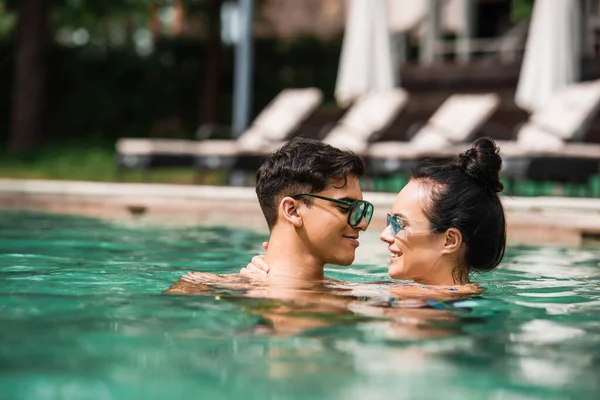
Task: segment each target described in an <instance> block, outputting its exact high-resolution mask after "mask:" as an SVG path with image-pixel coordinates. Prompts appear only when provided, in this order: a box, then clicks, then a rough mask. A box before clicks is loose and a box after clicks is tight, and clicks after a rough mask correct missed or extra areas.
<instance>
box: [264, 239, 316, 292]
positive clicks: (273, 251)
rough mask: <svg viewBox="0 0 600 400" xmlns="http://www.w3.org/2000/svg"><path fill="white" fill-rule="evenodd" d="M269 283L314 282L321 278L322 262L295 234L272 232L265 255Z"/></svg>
mask: <svg viewBox="0 0 600 400" xmlns="http://www.w3.org/2000/svg"><path fill="white" fill-rule="evenodd" d="M265 262H266V263H267V264H269V275H268V281H269V282H271V283H278V284H279V283H286V282H287V283H289V284H292V285H293V284H294V282H297V283H298V284H302V283H315V282H320V281H322V280H323V278H324V275H323V267H324V264H323V262H321V261H320V260H317V259H316V258H315V257H314V256H313V255H312V254H311V252H310V250H309V249H308V248H306V246H305V245H304V244H303V243H302V242H301V240H300V239H299V238H298V237H297V236H295V235H278V234H272V235H271V238H270V239H269V247H268V250H267V254H266V255H265Z"/></svg>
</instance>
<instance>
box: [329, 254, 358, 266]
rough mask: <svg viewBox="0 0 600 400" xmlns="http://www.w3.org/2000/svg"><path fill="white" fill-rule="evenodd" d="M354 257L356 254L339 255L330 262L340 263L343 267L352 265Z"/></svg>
mask: <svg viewBox="0 0 600 400" xmlns="http://www.w3.org/2000/svg"><path fill="white" fill-rule="evenodd" d="M354 258H355V255H354V254H353V255H352V256H351V257H350V256H346V257H338V258H336V260H335V261H334V262H330V263H329V264H335V265H340V266H342V267H347V266H349V265H352V263H353V262H354Z"/></svg>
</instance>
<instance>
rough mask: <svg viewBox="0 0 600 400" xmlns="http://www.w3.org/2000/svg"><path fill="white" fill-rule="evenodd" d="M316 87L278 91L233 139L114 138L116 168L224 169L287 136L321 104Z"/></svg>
mask: <svg viewBox="0 0 600 400" xmlns="http://www.w3.org/2000/svg"><path fill="white" fill-rule="evenodd" d="M322 98H323V94H322V93H321V91H320V90H319V89H316V88H306V89H286V90H283V91H282V92H281V93H279V94H278V95H277V96H276V97H275V98H274V99H273V100H272V101H271V102H270V103H269V104H268V105H267V106H266V107H265V108H264V109H263V110H262V111H261V113H260V114H259V115H258V116H257V117H256V118H255V120H254V121H253V123H252V125H251V126H250V128H248V129H247V130H246V131H245V132H244V133H243V134H242V135H241V136H240V137H239V138H238V139H236V140H212V139H207V140H202V141H197V140H178V139H130V138H124V139H119V140H118V141H117V144H116V147H117V162H118V166H119V168H124V167H125V168H135V167H137V168H143V169H146V168H150V167H154V166H171V165H178V166H194V165H195V166H196V167H197V168H208V169H219V168H227V167H228V166H230V165H231V164H232V163H233V161H232V160H233V159H234V158H235V157H236V156H238V155H240V154H247V153H252V152H254V151H257V150H259V149H264V148H270V147H272V146H271V144H272V143H279V142H280V141H282V140H285V139H286V138H288V137H289V136H290V135H291V134H292V133H293V131H294V130H296V129H297V128H298V126H299V125H300V123H301V122H302V121H304V120H305V119H306V118H307V117H308V116H309V115H310V114H311V113H312V112H313V111H314V110H315V109H316V108H317V107H318V105H319V104H320V103H321V100H322Z"/></svg>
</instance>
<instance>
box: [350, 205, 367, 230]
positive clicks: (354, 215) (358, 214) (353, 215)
mask: <svg viewBox="0 0 600 400" xmlns="http://www.w3.org/2000/svg"><path fill="white" fill-rule="evenodd" d="M364 211H365V203H363V202H358V201H357V202H356V203H354V207H352V210H350V218H349V220H350V226H356V225H358V224H360V220H361V219H362V217H363V214H364Z"/></svg>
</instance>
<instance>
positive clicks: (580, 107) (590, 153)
mask: <svg viewBox="0 0 600 400" xmlns="http://www.w3.org/2000/svg"><path fill="white" fill-rule="evenodd" d="M599 109H600V80H599V81H591V82H581V83H578V84H573V85H570V86H568V87H566V88H565V89H563V90H561V91H559V92H557V93H556V94H555V95H553V96H552V98H551V99H550V100H549V101H548V104H547V105H546V106H544V107H543V108H542V109H540V110H539V111H537V112H534V113H533V114H532V115H531V117H530V118H529V120H528V121H527V122H526V123H525V124H524V125H523V126H521V127H520V128H519V129H518V130H517V131H516V134H515V136H516V138H515V140H514V141H501V142H497V145H498V147H500V153H501V155H502V157H503V160H504V161H503V169H502V173H503V175H504V177H506V178H508V179H512V180H518V179H529V180H534V181H554V182H566V183H587V181H588V180H589V178H590V177H591V175H594V174H597V173H598V172H599V164H600V145H598V144H589V143H582V141H583V139H584V137H585V133H586V132H587V130H588V128H589V125H590V124H591V122H592V121H593V119H594V117H595V116H596V115H597V113H598V110H599Z"/></svg>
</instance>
